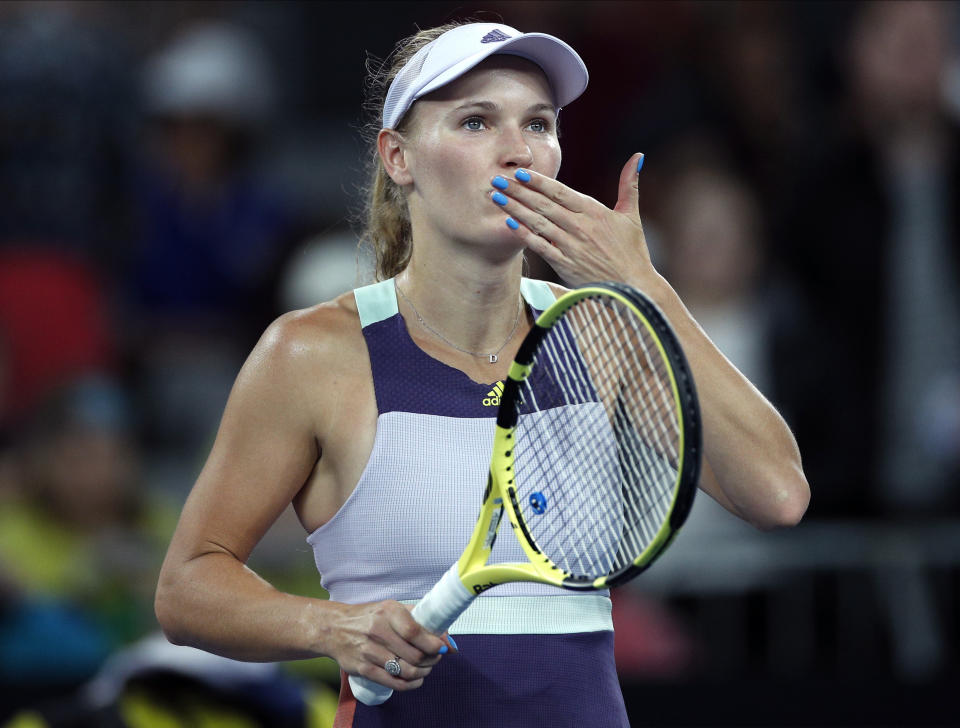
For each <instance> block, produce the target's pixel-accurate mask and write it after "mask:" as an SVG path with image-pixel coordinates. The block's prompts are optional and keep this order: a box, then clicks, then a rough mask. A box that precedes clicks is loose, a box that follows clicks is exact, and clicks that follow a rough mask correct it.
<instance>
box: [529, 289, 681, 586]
mask: <svg viewBox="0 0 960 728" xmlns="http://www.w3.org/2000/svg"><path fill="white" fill-rule="evenodd" d="M680 431H681V423H680V422H679V418H678V416H677V411H676V403H675V397H674V394H673V387H672V384H671V380H670V375H669V369H668V364H667V362H666V361H665V359H664V355H663V353H662V351H661V350H660V348H659V347H658V345H657V342H656V340H655V338H654V335H653V334H652V332H651V331H650V330H649V329H648V328H647V326H646V324H645V323H644V322H643V320H642V319H640V318H639V317H638V316H637V315H636V314H635V313H634V312H633V311H631V310H629V309H628V308H627V307H625V306H623V305H622V304H621V303H620V302H619V301H617V300H615V299H612V298H606V297H597V298H590V299H585V300H583V301H581V302H579V303H578V304H576V305H574V306H573V307H572V308H571V309H570V310H569V311H568V312H567V313H566V314H565V315H564V316H563V317H562V318H561V320H560V321H558V322H557V323H556V324H555V325H554V326H553V327H551V329H550V331H549V332H548V333H547V334H546V336H545V337H544V339H543V341H542V342H541V344H540V347H539V348H538V351H537V354H536V356H535V363H534V367H533V369H532V373H531V376H530V378H529V379H528V380H527V381H526V382H524V383H523V384H522V385H521V404H520V418H519V422H518V426H517V431H516V447H515V464H514V475H515V483H516V486H515V487H516V489H517V494H518V495H517V498H518V503H519V506H520V510H521V515H522V518H523V520H524V522H525V524H526V526H527V529H528V532H529V533H530V535H531V537H532V539H533V541H534V542H535V544H536V545H537V547H538V548H539V549H540V550H541V552H543V553H544V555H546V556H547V557H548V558H550V560H551V561H553V563H555V564H556V565H557V566H559V567H560V568H562V569H564V570H565V571H568V572H570V573H572V574H573V575H574V576H577V577H582V578H591V579H593V578H596V577H598V576H604V575H610V574H613V573H616V572H617V571H619V570H621V569H624V568H626V567H627V566H629V565H630V564H631V563H632V562H633V561H634V560H635V559H636V558H637V557H638V556H639V555H640V554H641V553H643V551H644V550H645V549H646V548H647V547H648V546H649V545H650V543H652V541H653V540H654V539H655V538H656V536H657V534H658V533H659V531H660V528H661V526H662V524H663V522H664V521H665V519H666V518H667V517H668V514H669V512H670V507H671V504H672V500H673V493H674V489H675V484H676V479H677V470H678V467H679V464H678V460H679V455H678V453H679V452H680V449H681V434H680Z"/></svg>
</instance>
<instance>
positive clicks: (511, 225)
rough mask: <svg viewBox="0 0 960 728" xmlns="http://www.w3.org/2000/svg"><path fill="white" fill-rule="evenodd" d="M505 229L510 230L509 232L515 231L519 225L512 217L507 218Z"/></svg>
mask: <svg viewBox="0 0 960 728" xmlns="http://www.w3.org/2000/svg"><path fill="white" fill-rule="evenodd" d="M507 227H508V228H510V229H511V230H516V229H517V228H518V227H520V223H518V222H517V221H516V220H514V219H513V218H512V217H508V218H507Z"/></svg>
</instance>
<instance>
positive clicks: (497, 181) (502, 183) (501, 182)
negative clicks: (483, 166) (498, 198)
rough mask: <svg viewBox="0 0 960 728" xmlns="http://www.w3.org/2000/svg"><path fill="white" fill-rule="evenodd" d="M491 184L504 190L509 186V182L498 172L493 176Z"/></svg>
mask: <svg viewBox="0 0 960 728" xmlns="http://www.w3.org/2000/svg"><path fill="white" fill-rule="evenodd" d="M493 186H494V187H496V188H497V189H498V190H505V189H507V187H509V186H510V183H509V182H507V181H506V180H505V179H504V178H503V177H501V176H500V175H499V174H498V175H497V176H496V177H494V178H493Z"/></svg>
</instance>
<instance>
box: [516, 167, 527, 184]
mask: <svg viewBox="0 0 960 728" xmlns="http://www.w3.org/2000/svg"><path fill="white" fill-rule="evenodd" d="M513 176H514V177H516V178H517V179H518V180H520V181H521V182H529V181H530V173H529V172H528V171H527V170H525V169H518V170H517V171H516V172H514V173H513Z"/></svg>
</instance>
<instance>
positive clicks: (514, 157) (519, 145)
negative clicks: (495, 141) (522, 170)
mask: <svg viewBox="0 0 960 728" xmlns="http://www.w3.org/2000/svg"><path fill="white" fill-rule="evenodd" d="M502 144H503V146H502V152H501V155H500V157H501V158H500V164H502V165H503V166H504V167H511V168H512V167H531V166H533V152H532V151H531V149H530V145H529V144H528V143H527V140H526V138H525V137H524V135H523V132H522V131H520V130H519V129H512V130H510V131H506V132H504V133H503V138H502Z"/></svg>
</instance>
